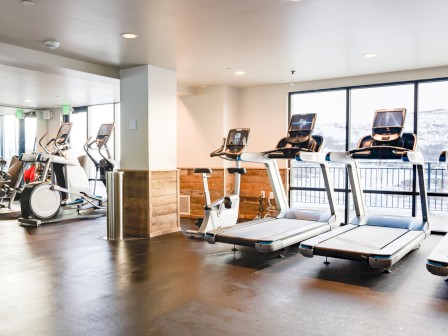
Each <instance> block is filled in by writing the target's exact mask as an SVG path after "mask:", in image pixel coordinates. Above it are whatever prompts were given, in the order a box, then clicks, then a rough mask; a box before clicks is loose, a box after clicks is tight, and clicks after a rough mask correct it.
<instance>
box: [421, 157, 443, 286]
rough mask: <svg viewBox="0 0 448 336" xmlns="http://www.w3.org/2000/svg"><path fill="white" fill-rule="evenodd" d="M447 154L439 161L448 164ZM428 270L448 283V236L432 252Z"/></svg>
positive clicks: (427, 262)
mask: <svg viewBox="0 0 448 336" xmlns="http://www.w3.org/2000/svg"><path fill="white" fill-rule="evenodd" d="M446 157H447V152H445V151H444V152H442V154H440V158H439V161H440V162H446ZM426 269H427V270H428V271H429V272H431V273H432V274H434V275H439V276H443V277H447V278H446V279H445V280H446V281H448V234H446V235H445V237H444V238H443V239H442V240H441V241H440V243H439V244H438V245H437V246H436V248H435V249H434V250H433V251H432V252H431V254H430V255H429V257H428V260H427V261H426Z"/></svg>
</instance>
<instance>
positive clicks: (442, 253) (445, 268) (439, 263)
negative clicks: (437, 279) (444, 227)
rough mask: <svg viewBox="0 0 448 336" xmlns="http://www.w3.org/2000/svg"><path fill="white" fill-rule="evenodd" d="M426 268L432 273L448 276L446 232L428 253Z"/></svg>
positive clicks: (447, 237) (447, 241)
mask: <svg viewBox="0 0 448 336" xmlns="http://www.w3.org/2000/svg"><path fill="white" fill-rule="evenodd" d="M426 269H427V270H428V271H429V272H431V273H432V274H434V275H439V276H444V277H445V276H448V234H447V235H445V237H444V238H443V239H442V240H441V241H440V243H439V244H438V245H437V246H436V248H435V249H434V250H433V251H432V252H431V254H430V255H429V257H428V260H427V261H426Z"/></svg>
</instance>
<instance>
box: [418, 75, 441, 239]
mask: <svg viewBox="0 0 448 336" xmlns="http://www.w3.org/2000/svg"><path fill="white" fill-rule="evenodd" d="M447 93H448V81H442V82H433V83H423V84H420V85H419V97H418V101H419V108H418V141H419V144H418V148H419V150H420V151H421V153H422V154H423V157H424V158H425V161H426V165H425V168H426V173H425V177H426V186H427V188H428V192H435V193H447V192H448V183H447V182H448V181H447V175H448V174H447V170H446V169H447V167H446V163H439V156H440V153H441V152H442V151H446V150H448V136H447V131H448V129H447V125H448V94H447ZM428 201H429V202H428V203H429V204H428V205H429V211H430V214H431V224H432V225H433V229H435V230H441V231H446V230H448V223H447V222H446V216H447V215H448V198H446V197H441V196H430V197H429V200H428Z"/></svg>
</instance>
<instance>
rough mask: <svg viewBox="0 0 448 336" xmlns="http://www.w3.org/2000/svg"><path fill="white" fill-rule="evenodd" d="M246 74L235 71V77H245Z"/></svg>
mask: <svg viewBox="0 0 448 336" xmlns="http://www.w3.org/2000/svg"><path fill="white" fill-rule="evenodd" d="M245 74H246V73H245V72H244V71H235V75H237V76H242V75H245Z"/></svg>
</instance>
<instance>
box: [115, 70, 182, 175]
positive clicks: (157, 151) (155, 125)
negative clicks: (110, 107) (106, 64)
mask: <svg viewBox="0 0 448 336" xmlns="http://www.w3.org/2000/svg"><path fill="white" fill-rule="evenodd" d="M120 75H121V81H120V96H121V98H120V103H121V104H120V105H121V107H120V113H121V121H120V132H121V168H122V169H142V170H168V169H175V168H176V155H177V149H176V143H177V129H176V123H177V117H176V115H177V113H176V72H174V71H171V70H166V69H161V68H157V67H154V66H152V65H142V66H139V67H135V68H130V69H126V70H122V71H121V72H120Z"/></svg>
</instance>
